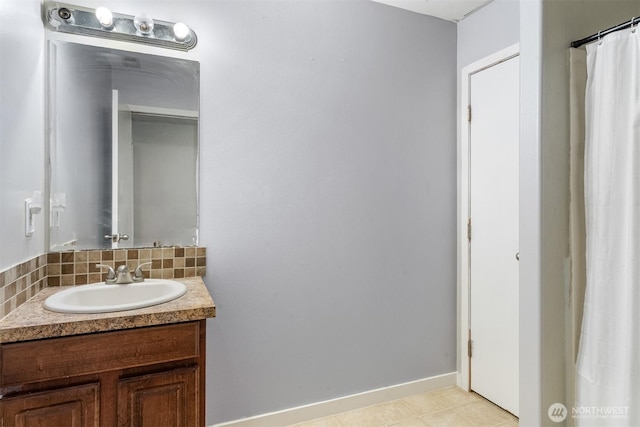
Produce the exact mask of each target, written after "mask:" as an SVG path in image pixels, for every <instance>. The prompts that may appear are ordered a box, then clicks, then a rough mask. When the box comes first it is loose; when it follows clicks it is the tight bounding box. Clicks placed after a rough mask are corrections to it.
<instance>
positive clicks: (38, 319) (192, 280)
mask: <svg viewBox="0 0 640 427" xmlns="http://www.w3.org/2000/svg"><path fill="white" fill-rule="evenodd" d="M174 280H176V281H178V282H182V283H184V284H185V285H186V286H187V293H186V294H184V295H183V296H182V297H180V298H178V299H175V300H173V301H169V302H166V303H164V304H158V305H154V306H151V307H145V308H140V309H136V310H126V311H117V312H113V313H99V314H71V313H56V312H53V311H49V310H47V309H45V308H44V306H43V305H42V303H43V302H44V300H45V299H47V297H48V296H49V295H52V294H54V293H56V292H60V291H61V290H63V289H68V288H70V286H59V287H58V286H56V287H49V288H45V289H43V290H42V291H40V292H38V293H37V294H36V295H34V296H33V297H32V298H31V299H30V300H29V301H27V302H25V303H24V304H22V305H21V306H20V307H18V308H17V309H15V310H14V311H13V312H11V313H9V314H8V315H7V316H6V317H4V318H3V319H2V320H0V343H10V342H17V341H28V340H35V339H42V338H54V337H63V336H68V335H79V334H87V333H92V332H106V331H115V330H118V329H130V328H137V327H141V326H153V325H163V324H167V323H178V322H187V321H191V320H202V319H206V318H208V317H215V315H216V306H215V304H214V302H213V300H212V299H211V295H209V291H208V290H207V288H206V286H205V285H204V282H203V281H202V278H200V277H189V278H185V279H174Z"/></svg>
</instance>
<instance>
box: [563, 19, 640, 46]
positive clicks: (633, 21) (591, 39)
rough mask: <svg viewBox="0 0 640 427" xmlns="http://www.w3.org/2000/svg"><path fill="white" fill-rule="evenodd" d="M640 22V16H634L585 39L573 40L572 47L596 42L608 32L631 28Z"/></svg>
mask: <svg viewBox="0 0 640 427" xmlns="http://www.w3.org/2000/svg"><path fill="white" fill-rule="evenodd" d="M639 22H640V18H633V19H631V20H629V21H626V22H623V23H622V24H618V25H616V26H615V27H611V28H607V29H606V30H604V31H600V32H598V33H596V34H592V35H590V36H589V37H585V38H584V39H580V40H576V41H574V42H571V47H580V46H583V45H585V44H587V43H591V42H594V41H596V40H598V39H599V38H601V37H604V36H606V35H607V34H610V33H613V32H616V31H620V30H624V29H625V28H629V27H631V26H632V25H637V24H638V23H639Z"/></svg>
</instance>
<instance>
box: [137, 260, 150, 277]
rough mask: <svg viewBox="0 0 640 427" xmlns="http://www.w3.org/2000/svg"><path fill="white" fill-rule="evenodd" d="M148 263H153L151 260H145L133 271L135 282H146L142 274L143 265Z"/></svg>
mask: <svg viewBox="0 0 640 427" xmlns="http://www.w3.org/2000/svg"><path fill="white" fill-rule="evenodd" d="M147 265H151V262H143V263H142V264H140V265H138V266H137V267H136V271H135V272H134V273H133V281H134V282H144V276H143V274H142V267H145V266H147Z"/></svg>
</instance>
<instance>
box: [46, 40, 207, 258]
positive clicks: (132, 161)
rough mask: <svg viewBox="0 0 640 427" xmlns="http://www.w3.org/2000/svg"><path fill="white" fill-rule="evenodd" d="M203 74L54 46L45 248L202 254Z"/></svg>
mask: <svg viewBox="0 0 640 427" xmlns="http://www.w3.org/2000/svg"><path fill="white" fill-rule="evenodd" d="M198 106H199V64H198V63H197V62H194V61H187V60H183V59H176V58H167V57H161V56H154V55H147V54H140V53H134V52H125V51H119V50H114V49H106V48H101V47H95V46H86V45H79V44H75V43H69V42H61V41H50V42H49V120H50V133H49V144H50V151H49V161H50V166H51V171H50V189H49V191H50V193H49V198H50V215H49V221H50V223H49V246H50V249H51V250H53V251H56V250H70V249H108V248H114V249H115V248H127V247H148V246H160V245H162V246H168V245H185V246H186V245H196V244H198V193H197V186H198V180H197V179H198V116H199V113H198Z"/></svg>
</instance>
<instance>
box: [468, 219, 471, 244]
mask: <svg viewBox="0 0 640 427" xmlns="http://www.w3.org/2000/svg"><path fill="white" fill-rule="evenodd" d="M467 239H469V241H471V218H469V221H468V222H467Z"/></svg>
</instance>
